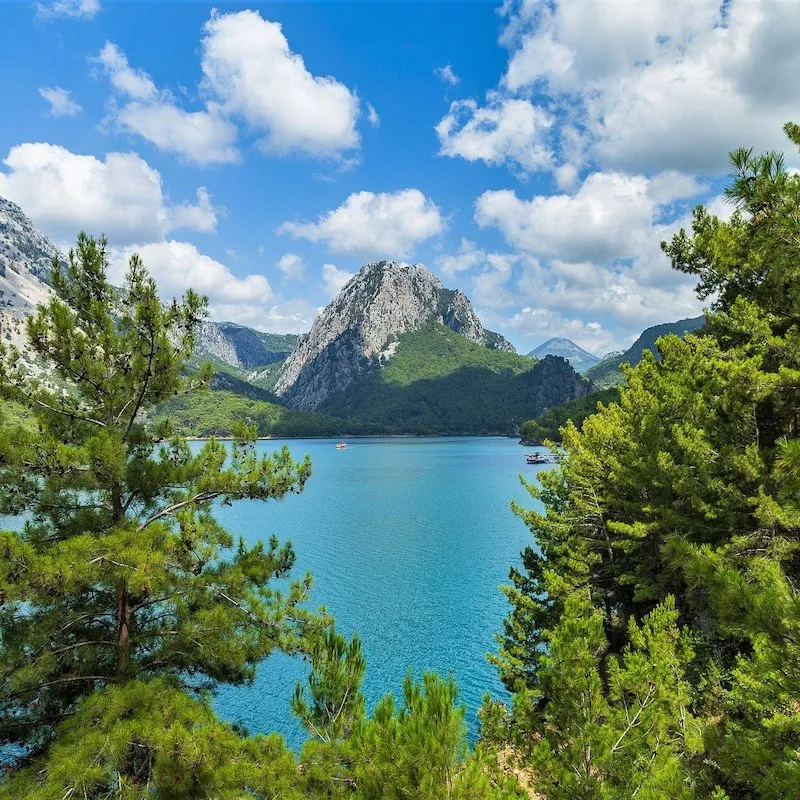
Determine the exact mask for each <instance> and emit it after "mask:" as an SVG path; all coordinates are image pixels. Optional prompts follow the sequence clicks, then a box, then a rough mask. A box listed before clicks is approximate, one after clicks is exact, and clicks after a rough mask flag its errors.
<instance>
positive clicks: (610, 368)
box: [584, 317, 706, 389]
mask: <svg viewBox="0 0 800 800" xmlns="http://www.w3.org/2000/svg"><path fill="white" fill-rule="evenodd" d="M705 321H706V318H705V317H692V318H690V319H681V320H678V321H677V322H665V323H663V324H661V325H653V326H652V327H651V328H647V329H646V330H645V331H643V332H642V334H641V336H639V338H638V339H637V340H636V341H635V342H634V343H633V344H632V345H631V346H630V347H629V348H628V349H627V350H626V351H625V352H624V353H621V354H617V355H613V356H610V357H607V358H604V359H603V360H602V361H600V362H599V363H597V364H595V365H594V366H592V367H590V368H589V369H587V370H586V371H585V372H584V374H585V375H586V377H587V378H588V379H589V380H590V381H591V382H592V385H593V386H595V387H596V388H597V389H610V388H613V387H614V386H621V385H622V383H623V382H624V380H625V379H624V377H623V375H622V372H621V371H620V366H621V365H622V364H630V365H631V366H632V367H635V366H636V365H637V364H638V363H639V362H640V361H641V360H642V354H643V353H644V351H645V350H650V351H651V352H652V353H655V354H656V356H658V348H657V347H656V341H658V339H660V338H661V337H662V336H668V335H669V334H670V333H674V334H676V335H677V336H685V335H686V334H687V333H693V332H694V331H697V330H699V329H700V328H702V327H703V325H705Z"/></svg>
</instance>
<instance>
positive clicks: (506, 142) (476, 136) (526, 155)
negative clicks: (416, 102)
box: [436, 92, 553, 174]
mask: <svg viewBox="0 0 800 800" xmlns="http://www.w3.org/2000/svg"><path fill="white" fill-rule="evenodd" d="M552 125H553V119H552V117H551V116H550V115H549V114H548V113H547V112H546V111H544V110H542V109H540V108H537V107H536V106H535V105H533V103H531V102H530V101H529V100H527V99H522V98H511V97H504V96H502V95H501V94H500V93H498V92H490V93H489V95H488V97H487V103H486V105H485V106H479V105H478V103H477V102H476V101H475V100H457V101H456V102H454V103H452V104H451V106H450V110H449V112H448V113H447V114H446V115H445V116H444V117H443V118H442V119H441V121H440V122H439V123H438V125H437V126H436V133H437V135H438V137H439V144H440V149H439V154H440V155H443V156H450V157H451V158H453V157H456V156H459V157H461V158H464V159H466V160H467V161H484V162H485V163H487V164H492V165H495V166H499V165H502V164H506V165H509V166H511V167H512V168H514V169H515V170H517V171H519V172H522V173H524V174H527V173H529V172H535V171H539V170H544V169H549V168H550V167H552V165H553V153H552V151H551V149H550V147H549V145H548V143H547V137H548V133H549V130H550V128H551V126H552Z"/></svg>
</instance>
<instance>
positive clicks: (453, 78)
mask: <svg viewBox="0 0 800 800" xmlns="http://www.w3.org/2000/svg"><path fill="white" fill-rule="evenodd" d="M433 74H434V75H435V76H436V77H437V78H438V79H439V80H440V81H443V82H444V83H449V84H450V86H457V85H458V84H459V83H460V82H461V78H459V77H458V75H456V74H455V72H453V67H452V66H451V65H450V64H445V65H444V66H443V67H436V69H435V70H434V71H433Z"/></svg>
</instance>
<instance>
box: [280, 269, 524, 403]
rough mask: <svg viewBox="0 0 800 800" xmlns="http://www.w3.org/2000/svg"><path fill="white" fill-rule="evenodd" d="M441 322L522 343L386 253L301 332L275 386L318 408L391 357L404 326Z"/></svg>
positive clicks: (485, 340)
mask: <svg viewBox="0 0 800 800" xmlns="http://www.w3.org/2000/svg"><path fill="white" fill-rule="evenodd" d="M431 322H439V323H441V324H442V325H446V326H447V327H449V328H451V329H452V330H454V331H456V332H457V333H460V334H461V335H462V336H464V337H465V338H466V339H469V340H470V341H471V342H475V343H477V344H482V345H485V346H489V347H492V348H494V349H502V350H510V351H512V352H513V350H514V348H513V347H512V346H511V345H510V344H509V343H508V342H507V341H506V340H505V339H503V337H502V336H499V334H493V333H491V332H490V331H486V330H485V329H484V327H483V325H481V322H480V320H479V319H478V317H477V315H476V314H475V312H474V310H473V308H472V305H471V303H470V302H469V300H468V299H467V298H466V296H465V295H464V294H463V293H462V292H459V291H454V290H450V289H445V287H444V285H443V284H442V282H441V281H440V280H439V279H438V278H437V277H436V276H435V275H433V274H432V273H431V272H429V271H428V270H427V269H426V268H425V267H424V266H422V265H421V264H399V263H397V262H394V261H380V262H377V263H373V264H366V265H364V266H363V267H362V268H361V270H360V271H359V272H358V274H357V275H355V276H354V277H353V278H352V279H351V280H350V281H349V282H348V283H347V285H346V286H345V287H344V288H343V289H342V290H341V292H339V294H338V295H337V296H336V297H335V298H334V299H333V300H332V301H331V303H330V304H329V305H328V306H327V308H325V310H324V311H323V312H322V314H320V316H319V317H318V318H317V320H316V321H315V322H314V325H313V327H312V328H311V331H310V332H309V333H307V334H305V335H304V336H302V337H301V338H300V341H299V342H298V344H297V346H296V347H295V349H294V350H293V351H292V353H291V355H290V356H289V357H288V358H287V360H286V362H285V364H284V366H283V368H282V370H281V373H280V375H279V377H278V381H277V383H276V385H275V392H276V393H277V394H278V395H279V396H281V397H283V398H284V400H285V402H286V403H287V404H288V405H290V406H291V407H293V408H298V409H303V410H309V409H314V408H317V407H318V406H319V405H320V404H321V403H323V402H324V401H325V400H326V399H327V398H328V397H329V396H330V395H331V394H333V393H334V392H337V391H340V390H342V389H344V388H346V387H347V386H349V385H350V384H351V383H352V382H353V381H354V380H355V379H356V378H357V377H358V376H359V375H360V374H361V373H363V372H364V371H365V370H366V369H367V368H368V367H369V365H370V364H371V363H374V359H376V358H378V357H382V358H384V359H386V358H390V357H391V355H392V352H393V347H392V346H393V343H394V342H396V341H397V339H398V338H399V337H400V336H401V335H402V334H404V333H407V332H408V331H413V330H418V329H419V328H421V327H423V326H424V325H427V324H429V323H431Z"/></svg>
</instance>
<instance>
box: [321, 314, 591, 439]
mask: <svg viewBox="0 0 800 800" xmlns="http://www.w3.org/2000/svg"><path fill="white" fill-rule="evenodd" d="M585 391H586V384H585V382H584V381H583V380H582V379H581V378H580V377H579V376H578V375H577V374H576V373H575V371H574V370H573V369H572V368H571V367H570V366H569V364H568V363H567V362H566V361H564V359H560V358H546V359H544V360H543V361H541V362H538V363H537V362H534V361H532V360H531V359H530V358H527V357H525V356H519V355H516V354H515V353H508V352H503V351H500V350H490V349H488V348H486V347H483V346H482V345H478V344H474V343H472V342H470V341H468V340H467V339H465V338H464V337H463V336H461V335H459V334H457V333H455V332H454V331H451V330H450V329H449V328H446V327H445V326H443V325H437V324H431V325H428V326H426V327H424V328H422V329H421V330H418V331H413V332H411V333H407V334H404V335H403V336H401V337H400V340H399V342H398V345H397V350H396V352H395V355H394V356H393V357H392V358H391V359H390V360H389V361H388V362H387V363H386V364H385V366H383V367H381V366H380V365H378V364H375V365H374V368H373V369H372V370H371V371H370V372H369V373H368V374H367V375H365V376H364V377H363V378H362V379H360V380H358V381H356V382H355V383H354V384H353V385H352V386H350V387H349V388H348V389H346V390H345V391H344V392H340V393H338V394H336V395H334V396H332V397H331V398H329V400H328V401H327V402H326V403H325V404H324V406H323V408H322V410H323V411H326V412H328V413H331V414H335V415H337V416H340V417H348V418H349V419H353V420H355V421H357V422H359V423H360V424H361V425H362V427H363V429H365V430H369V429H373V430H377V431H380V432H383V433H420V434H428V433H442V434H447V433H500V434H514V433H516V432H517V431H518V430H519V426H520V424H521V423H522V421H523V420H525V419H528V418H530V417H531V416H536V415H538V414H539V413H541V412H542V411H544V410H546V409H548V408H551V407H552V406H555V405H558V404H559V403H561V402H563V401H564V400H566V399H569V398H572V397H575V396H577V395H580V394H583V393H585Z"/></svg>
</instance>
